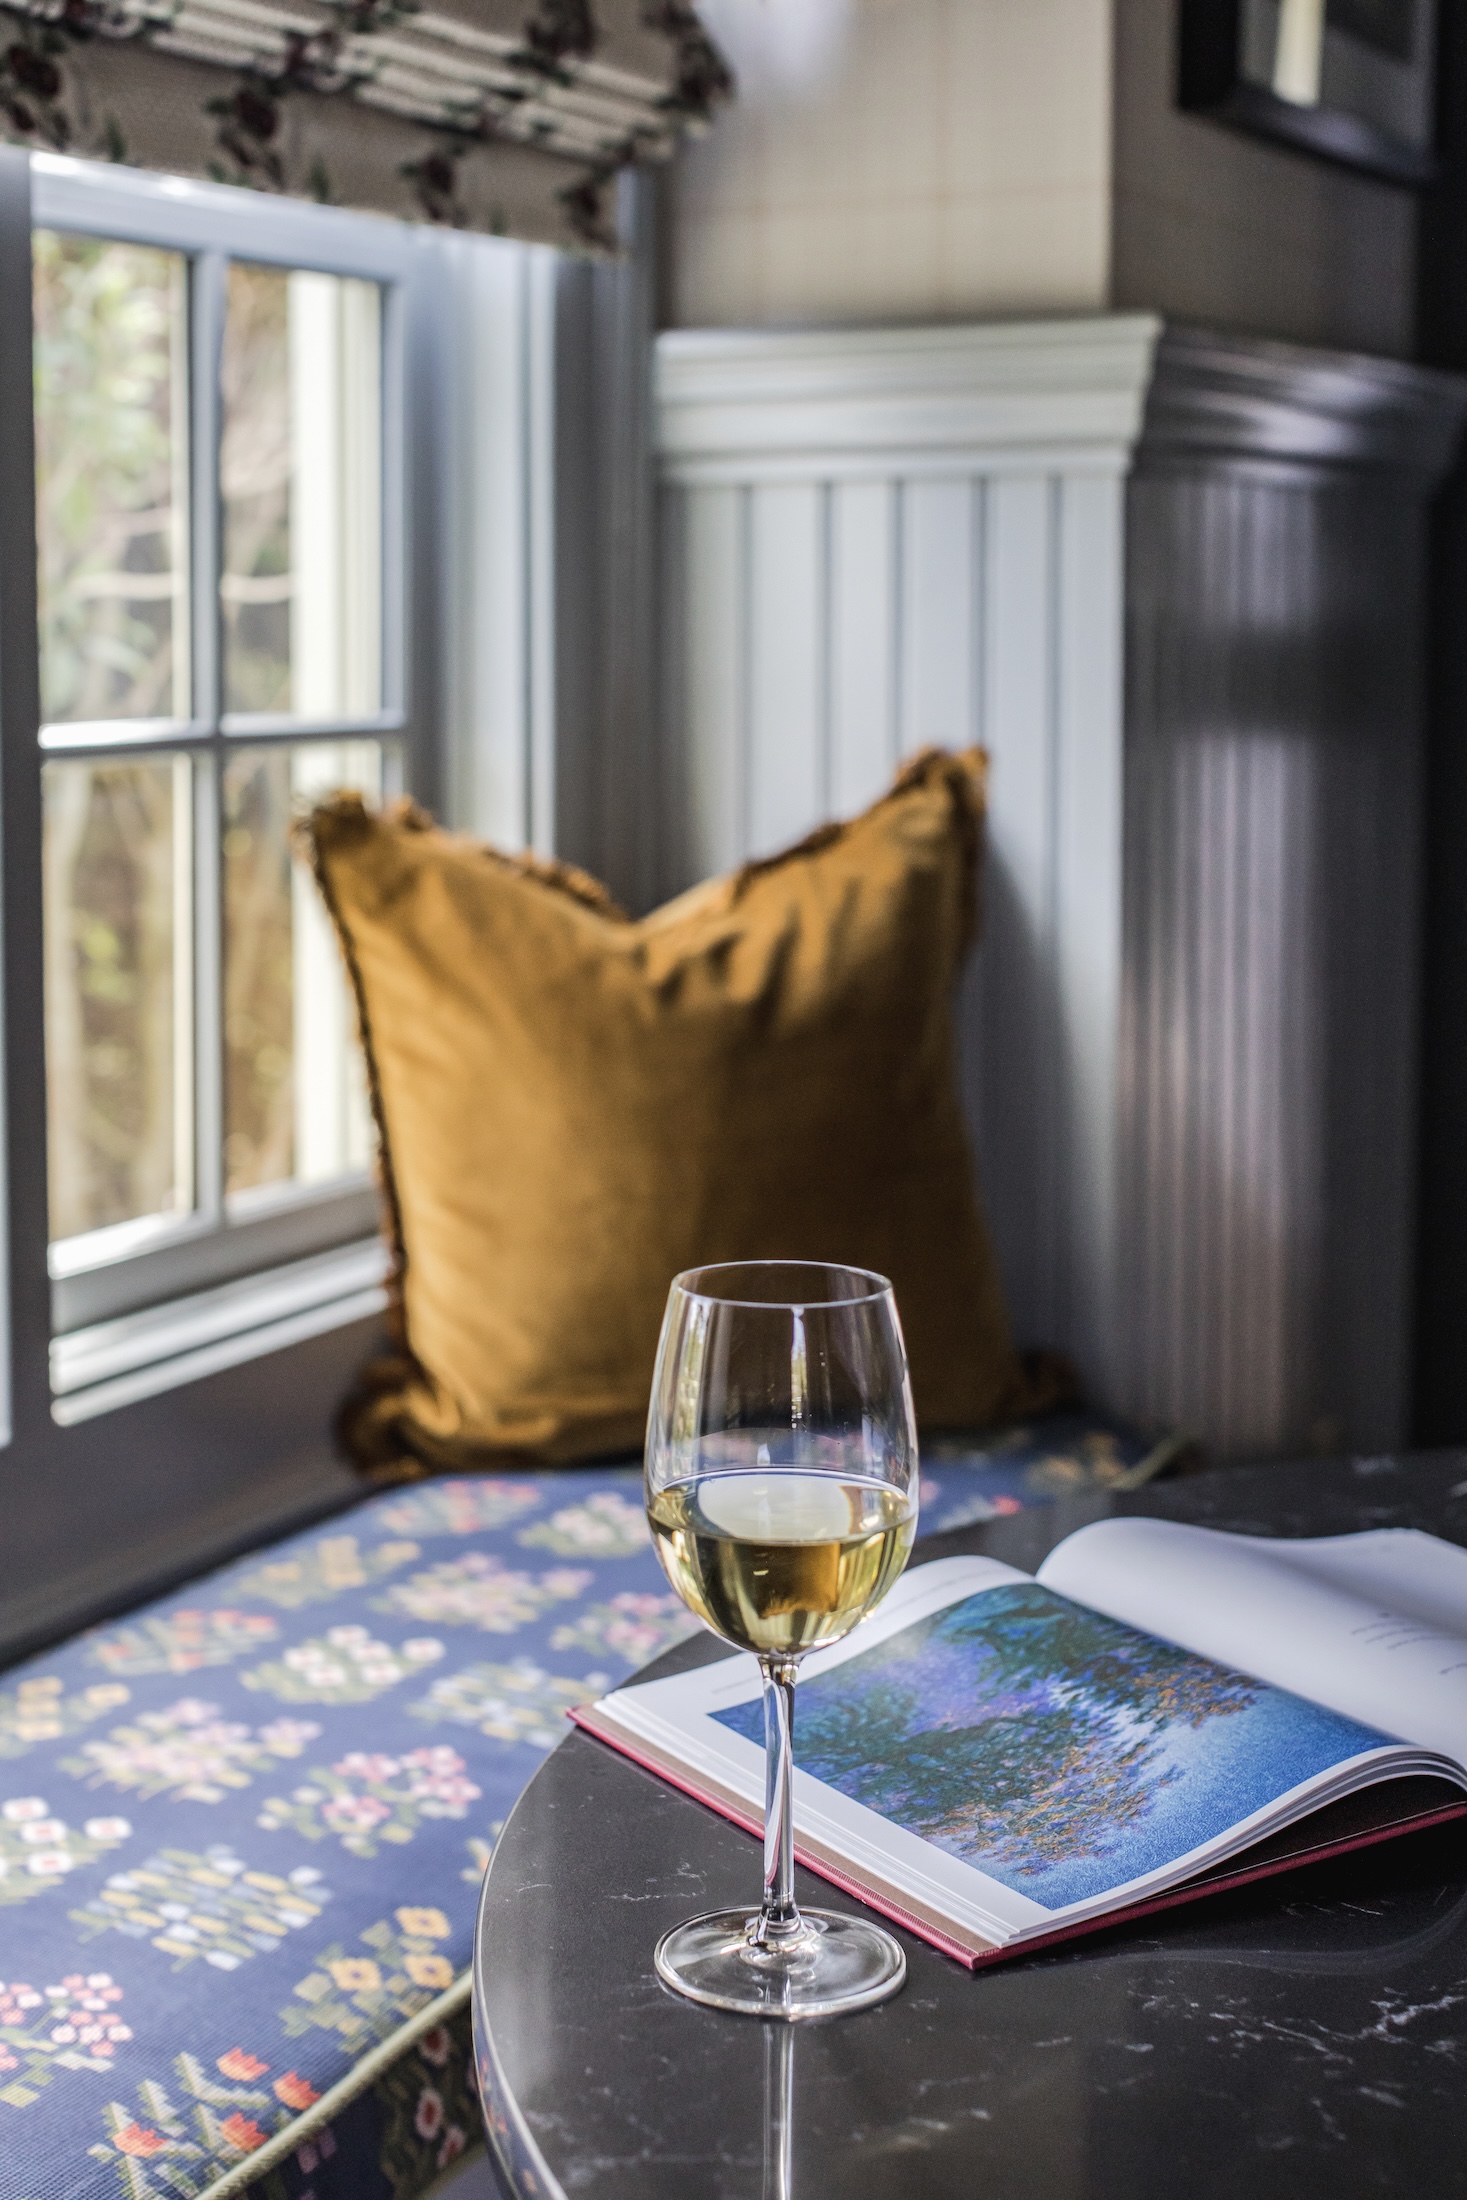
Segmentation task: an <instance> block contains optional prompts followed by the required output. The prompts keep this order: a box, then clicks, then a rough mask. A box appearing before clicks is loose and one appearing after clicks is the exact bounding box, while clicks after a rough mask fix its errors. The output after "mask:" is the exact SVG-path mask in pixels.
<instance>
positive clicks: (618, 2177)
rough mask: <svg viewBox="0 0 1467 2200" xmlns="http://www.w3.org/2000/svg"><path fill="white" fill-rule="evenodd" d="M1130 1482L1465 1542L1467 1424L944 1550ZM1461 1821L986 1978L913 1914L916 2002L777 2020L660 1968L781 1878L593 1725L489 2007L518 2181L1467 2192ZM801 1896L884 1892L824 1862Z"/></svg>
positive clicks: (646, 2195)
mask: <svg viewBox="0 0 1467 2200" xmlns="http://www.w3.org/2000/svg"><path fill="white" fill-rule="evenodd" d="M1117 1510H1124V1511H1130V1512H1146V1513H1155V1514H1160V1515H1164V1516H1166V1517H1169V1518H1173V1519H1189V1520H1200V1521H1205V1522H1208V1523H1210V1524H1212V1525H1215V1526H1219V1527H1227V1528H1233V1529H1237V1530H1240V1531H1243V1532H1246V1533H1253V1534H1259V1533H1263V1534H1268V1533H1274V1534H1295V1535H1298V1534H1316V1535H1319V1534H1335V1533H1340V1532H1343V1531H1345V1530H1347V1529H1351V1528H1363V1527H1385V1526H1412V1527H1425V1528H1431V1529H1433V1530H1435V1531H1436V1532H1437V1533H1439V1534H1445V1535H1448V1536H1451V1537H1452V1538H1453V1540H1455V1541H1458V1542H1467V1454H1464V1453H1460V1452H1459V1453H1455V1454H1442V1453H1437V1454H1432V1455H1425V1456H1419V1457H1417V1458H1414V1459H1401V1460H1362V1461H1357V1462H1352V1463H1346V1464H1331V1465H1328V1466H1325V1465H1308V1466H1301V1467H1294V1468H1283V1469H1279V1468H1273V1469H1267V1470H1263V1469H1258V1470H1251V1469H1250V1470H1246V1471H1233V1472H1231V1473H1226V1474H1213V1475H1206V1476H1197V1477H1195V1478H1191V1479H1188V1480H1186V1481H1182V1482H1178V1483H1173V1484H1167V1485H1161V1486H1156V1487H1153V1488H1152V1489H1149V1490H1146V1491H1142V1492H1139V1493H1136V1494H1135V1495H1133V1496H1131V1497H1129V1498H1126V1497H1122V1498H1115V1499H1109V1500H1106V1499H1089V1500H1086V1501H1084V1502H1078V1501H1077V1502H1076V1503H1073V1504H1070V1505H1058V1506H1053V1507H1047V1508H1044V1509H1043V1510H1040V1511H1036V1512H1033V1513H1027V1514H1024V1515H1021V1516H1019V1517H1018V1518H1016V1519H1012V1520H1009V1521H1003V1522H996V1523H993V1524H992V1525H991V1526H989V1527H987V1528H984V1529H981V1530H965V1531H963V1532H962V1533H961V1534H960V1535H956V1536H944V1537H941V1538H934V1539H933V1540H932V1541H931V1542H929V1543H926V1544H924V1545H921V1546H919V1550H918V1557H919V1558H923V1559H926V1558H936V1557H947V1556H951V1555H952V1554H953V1553H954V1551H956V1550H959V1549H967V1550H975V1549H977V1550H984V1551H987V1552H988V1553H990V1554H991V1555H992V1556H994V1557H999V1558H1004V1559H1007V1560H1008V1561H1009V1562H1010V1563H1012V1564H1015V1565H1020V1566H1025V1567H1029V1568H1032V1567H1033V1566H1034V1565H1037V1563H1038V1562H1039V1560H1040V1558H1041V1557H1042V1556H1043V1555H1044V1552H1045V1551H1046V1550H1047V1549H1048V1548H1049V1547H1050V1546H1051V1545H1052V1544H1053V1543H1055V1542H1057V1541H1058V1540H1059V1539H1060V1538H1061V1537H1062V1536H1063V1535H1065V1534H1067V1533H1068V1532H1069V1531H1070V1529H1071V1528H1073V1527H1076V1526H1079V1525H1081V1524H1082V1523H1083V1522H1084V1521H1085V1520H1089V1519H1094V1518H1097V1517H1099V1516H1100V1515H1101V1514H1103V1513H1105V1512H1108V1511H1117ZM710 1654H712V1655H719V1654H722V1652H721V1646H719V1645H716V1644H713V1643H712V1642H711V1641H705V1640H698V1641H695V1642H692V1643H689V1644H686V1645H684V1646H683V1647H682V1649H681V1650H679V1651H675V1652H671V1653H669V1655H668V1656H667V1657H666V1658H665V1659H663V1660H660V1661H659V1663H658V1665H657V1666H656V1667H653V1668H649V1671H650V1672H659V1671H672V1670H674V1669H676V1667H677V1666H679V1665H683V1666H686V1665H687V1664H690V1663H693V1662H696V1661H698V1660H700V1659H702V1658H704V1657H706V1656H708V1655H710ZM1464 1849H1467V1840H1464V1834H1463V1826H1462V1822H1461V1821H1458V1822H1457V1823H1455V1824H1451V1825H1447V1826H1444V1827H1440V1828H1437V1829H1434V1830H1431V1831H1428V1832H1425V1833H1421V1834H1416V1835H1413V1836H1410V1837H1407V1838H1405V1839H1402V1840H1398V1841H1396V1842H1391V1843H1386V1844H1384V1845H1382V1846H1381V1847H1378V1848H1375V1849H1371V1850H1366V1851H1363V1852H1360V1853H1358V1854H1357V1855H1354V1856H1350V1857H1344V1858H1340V1859H1337V1860H1335V1861H1333V1862H1331V1863H1326V1864H1322V1865H1316V1866H1313V1867H1311V1868H1309V1869H1308V1870H1305V1871H1301V1872H1297V1873H1295V1874H1293V1875H1291V1876H1290V1877H1288V1878H1285V1879H1277V1880H1274V1881H1272V1882H1270V1883H1267V1884H1265V1885H1263V1886H1260V1887H1257V1888H1250V1889H1245V1890H1242V1891H1241V1892H1239V1893H1237V1894H1234V1895H1231V1896H1223V1897H1217V1898H1215V1899H1213V1900H1211V1901H1207V1902H1202V1903H1199V1904H1197V1905H1196V1906H1194V1907H1191V1908H1188V1909H1183V1910H1180V1911H1174V1912H1172V1913H1171V1914H1170V1915H1169V1916H1166V1917H1163V1918H1160V1919H1155V1920H1147V1921H1144V1922H1143V1923H1141V1924H1139V1925H1134V1926H1131V1927H1129V1928H1118V1929H1115V1930H1112V1931H1110V1932H1108V1933H1106V1934H1103V1935H1096V1936H1094V1937H1092V1938H1091V1939H1089V1940H1087V1941H1083V1942H1081V1943H1078V1944H1077V1945H1076V1946H1074V1947H1073V1948H1071V1949H1067V1950H1064V1951H1060V1952H1054V1953H1051V1954H1048V1955H1042V1956H1034V1957H1030V1958H1028V1959H1027V1960H1022V1959H1021V1960H1019V1961H1016V1962H1013V1963H1009V1964H1006V1965H1003V1966H1001V1967H999V1968H997V1969H994V1970H991V1971H987V1972H984V1973H980V1974H978V1975H977V1976H974V1975H971V1974H970V1973H968V1972H967V1971H966V1970H964V1969H963V1968H962V1967H961V1966H960V1965H958V1964H956V1963H954V1962H951V1961H949V1960H948V1959H947V1958H945V1957H943V1956H940V1955H938V1954H936V1953H935V1952H934V1951H933V1950H931V1949H929V1948H927V1947H926V1946H925V1945H924V1944H923V1943H921V1942H920V1941H915V1940H912V1939H910V1938H904V1945H905V1947H906V1950H907V1959H908V1965H909V1971H908V1979H907V1984H906V1987H905V1989H904V1990H903V1992H902V1993H901V1994H900V1995H898V1996H897V1998H896V1999H895V2000H893V2001H890V2002H888V2003H886V2004H884V2005H883V2006H882V2007H880V2008H877V2009H873V2010H869V2011H866V2012H863V2013H862V2014H860V2015H858V2016H852V2017H843V2018H837V2019H833V2020H830V2021H827V2022H824V2023H821V2024H814V2025H805V2026H780V2025H765V2024H760V2023H758V2022H757V2021H754V2020H751V2019H749V2018H744V2017H736V2016H725V2015H722V2014H720V2013H719V2012H717V2011H715V2010H709V2009H702V2008H697V2007H695V2006H693V2005H692V2004H690V2003H687V2002H683V2001H680V2000H678V1999H676V1998H675V1997H674V1996H673V1995H672V1994H670V1993H668V1992H667V1991H666V1990H665V1989H664V1988H663V1987H662V1986H661V1985H660V1984H659V1983H658V1981H657V1978H656V1976H655V1973H654V1971H653V1968H652V1950H653V1946H654V1943H655V1942H656V1940H657V1937H658V1935H659V1934H660V1933H661V1932H662V1931H663V1930H664V1928H665V1927H666V1926H668V1925H670V1924H672V1923H674V1922H676V1921H677V1920H678V1919H680V1918H683V1917H687V1916H690V1915H692V1914H693V1913H694V1912H695V1911H697V1910H702V1909H710V1908H713V1907H716V1906H718V1905H721V1904H724V1903H733V1902H738V1901H741V1900H744V1899H751V1898H753V1897H754V1896H755V1894H756V1892H757V1888H758V1883H759V1851H758V1848H757V1845H756V1843H755V1842H754V1841H753V1840H752V1839H751V1838H750V1837H749V1836H747V1835H745V1834H742V1833H740V1832H738V1831H736V1830H735V1829H734V1828H733V1827H731V1826H729V1825H727V1824H726V1823H725V1822H724V1821H723V1820H722V1819H720V1818H718V1817H716V1816H715V1815H714V1814H713V1813H711V1812H709V1811H707V1810H705V1809H703V1808H702V1807H701V1806H700V1805H698V1804H696V1803H693V1802H691V1801H689V1800H688V1799H687V1798H685V1797H683V1796H680V1795H678V1794H677V1793H675V1792H674V1791H673V1790H672V1789H670V1788H668V1787H666V1786H664V1785H663V1784H662V1783H661V1782H660V1781H658V1780H656V1779H654V1778H653V1777H652V1776H651V1775H650V1774H648V1773H645V1772H643V1771H641V1770H640V1769H639V1768H638V1767H636V1766H634V1765H632V1764H630V1763H628V1762H626V1761H625V1760H624V1759H622V1758H620V1757H618V1756H617V1755H615V1754H614V1753H613V1752H612V1751H611V1750H609V1749H607V1748H605V1747H604V1746H602V1745H601V1744H600V1743H597V1742H594V1741H592V1740H590V1739H589V1738H588V1737H586V1736H584V1735H581V1734H574V1735H571V1736H570V1737H568V1739H567V1740H566V1741H565V1742H564V1743H562V1744H561V1746H560V1747H559V1748H558V1749H557V1750H555V1751H554V1753H553V1754H552V1755H551V1756H550V1757H549V1758H548V1759H547V1760H546V1762H545V1764H544V1766H543V1767H542V1769H541V1770H540V1772H539V1773H538V1774H537V1775H536V1777H535V1778H534V1780H532V1781H531V1783H530V1785H529V1787H528V1788H527V1789H526V1791H525V1793H524V1795H523V1796H522V1798H521V1800H520V1802H519V1804H518V1806H517V1807H516V1809H515V1812H514V1814H513V1816H512V1817H511V1819H510V1821H509V1823H508V1825H507V1826H506V1827H505V1830H504V1833H503V1836H502V1838H501V1840H500V1843H499V1846H498V1848H497V1849H496V1851H495V1855H494V1859H493V1862H492V1864H491V1866H490V1870H489V1873H488V1876H487V1878H486V1880H485V1884H484V1892H483V1899H482V1905H481V1909H480V1916H479V1926H478V1938H477V1946H476V1958H475V2001H474V2030H475V2042H476V2049H477V2054H478V2063H479V2076H480V2085H481V2090H482V2093H483V2098H484V2105H485V2115H486V2120H487V2122H488V2125H489V2130H490V2136H491V2141H492V2143H493V2146H494V2149H495V2152H496V2155H497V2157H498V2166H499V2173H500V2176H501V2178H502V2179H503V2180H504V2182H505V2185H506V2187H507V2189H508V2190H509V2191H510V2192H512V2193H513V2194H514V2195H515V2196H516V2200H558V2196H565V2200H576V2196H579V2195H586V2196H588V2200H664V2196H665V2200H897V2196H898V2195H900V2196H902V2200H980V2196H981V2200H1082V2196H1084V2200H1101V2196H1106V2200H1109V2196H1111V2195H1114V2196H1116V2200H1121V2196H1124V2200H1170V2196H1172V2195H1178V2196H1180V2195H1184V2194H1185V2195H1187V2196H1188V2200H1214V2196H1215V2200H1224V2196H1226V2200H1237V2196H1238V2195H1240V2194H1245V2195H1247V2200H1315V2196H1316V2195H1317V2196H1319V2200H1356V2196H1358V2195H1365V2194H1373V2193H1381V2194H1392V2195H1396V2194H1403V2193H1411V2194H1413V2195H1418V2196H1421V2200H1446V2196H1455V2195H1467V2143H1464V2142H1467V2067H1464V2066H1467V2036H1464V2035H1467V2026H1464V2018H1467V1872H1464ZM799 1895H800V1899H801V1900H802V1901H805V1900H816V1899H818V1900H819V1901H821V1902H823V1903H825V1904H827V1905H829V1906H831V1907H837V1908H854V1907H855V1905H854V1904H851V1903H849V1902H848V1901H846V1899H845V1898H844V1897H842V1896H840V1895H838V1894H837V1893H835V1892H834V1891H833V1890H832V1889H830V1888H828V1887H826V1886H824V1885H823V1883H820V1882H817V1881H815V1880H814V1879H812V1878H810V1877H809V1876H808V1875H805V1874H801V1875H800V1883H799Z"/></svg>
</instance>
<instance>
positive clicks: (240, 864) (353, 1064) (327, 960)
mask: <svg viewBox="0 0 1467 2200" xmlns="http://www.w3.org/2000/svg"><path fill="white" fill-rule="evenodd" d="M382 767H383V752H382V749H381V746H380V745H379V744H378V743H377V742H375V741H321V742H314V743H312V744H311V746H310V747H303V748H285V747H278V748H268V749H260V748H255V749H241V750H239V751H238V752H237V753H236V754H235V755H233V756H231V757H230V758H229V760H228V762H227V764H226V766H225V771H224V1064H225V1071H224V1098H225V1125H224V1128H225V1138H224V1170H225V1190H226V1192H227V1193H229V1194H231V1195H233V1194H238V1193H241V1192H248V1191H252V1190H256V1189H260V1188H263V1187H265V1186H267V1185H282V1184H288V1183H292V1182H294V1183H297V1184H317V1183H322V1182H325V1181H326V1180H327V1179H329V1178H332V1177H339V1176H345V1175H347V1174H349V1173H350V1172H352V1171H355V1170H361V1169H365V1168H366V1167H367V1164H368V1162H369V1161H370V1159H371V1152H372V1130H371V1119H370V1115H369V1112H368V1108H367V1100H366V1086H365V1080H364V1078H363V1075H362V1065H361V1055H360V1052H359V1050H358V1047H357V1040H356V1019H355V1011H354V1009H353V1007H352V1004H351V1001H350V999H349V996H348V992H347V987H346V982H345V978H344V975H343V972H342V968H341V957H340V954H339V953H338V950H337V946H336V941H335V938H334V937H333V935H332V931H331V925H330V921H329V919H328V918H327V915H326V912H325V910H324V909H323V908H322V906H321V899H320V896H319V894H318V893H317V891H316V884H315V881H314V879H312V877H311V876H310V873H309V872H308V871H307V870H306V869H305V867H304V865H302V864H300V863H297V862H293V861H292V859H291V853H290V839H289V830H290V821H291V817H292V815H293V814H294V813H295V812H296V811H298V810H299V809H302V808H304V807H305V806H306V805H307V804H308V803H309V802H312V801H315V800H318V799H319V797H320V796H321V795H323V794H326V793H328V792H329V791H330V790H331V789H332V788H333V787H356V788H359V789H360V790H361V792H362V793H363V794H365V795H366V796H367V797H368V798H369V800H373V801H376V800H378V799H380V796H381V792H382Z"/></svg>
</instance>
